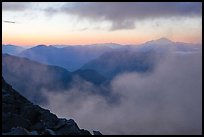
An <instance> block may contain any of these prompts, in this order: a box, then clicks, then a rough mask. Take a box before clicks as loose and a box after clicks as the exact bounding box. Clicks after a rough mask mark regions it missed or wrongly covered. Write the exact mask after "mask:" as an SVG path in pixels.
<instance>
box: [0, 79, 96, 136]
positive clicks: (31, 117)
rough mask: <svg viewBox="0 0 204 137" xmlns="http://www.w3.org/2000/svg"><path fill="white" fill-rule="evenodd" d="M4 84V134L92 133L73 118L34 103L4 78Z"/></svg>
mask: <svg viewBox="0 0 204 137" xmlns="http://www.w3.org/2000/svg"><path fill="white" fill-rule="evenodd" d="M2 85H3V86H2V96H3V97H2V99H3V100H2V107H3V112H2V132H3V133H2V134H3V135H91V133H90V132H89V131H87V130H84V129H80V128H79V127H78V125H77V124H76V123H75V121H74V120H73V119H69V120H67V119H64V118H58V117H57V116H56V115H54V114H52V113H50V111H49V110H46V109H43V108H41V107H39V106H38V105H33V103H31V102H30V101H28V100H27V99H26V98H25V97H23V96H21V95H20V94H19V93H18V92H16V91H15V90H14V89H12V87H11V86H10V85H8V84H7V83H6V82H5V81H4V79H3V78H2ZM99 133H100V132H99ZM99 133H98V132H96V133H95V134H99Z"/></svg>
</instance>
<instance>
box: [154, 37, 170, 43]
mask: <svg viewBox="0 0 204 137" xmlns="http://www.w3.org/2000/svg"><path fill="white" fill-rule="evenodd" d="M155 41H158V42H172V41H171V40H169V39H167V38H166V37H162V38H160V39H157V40H155Z"/></svg>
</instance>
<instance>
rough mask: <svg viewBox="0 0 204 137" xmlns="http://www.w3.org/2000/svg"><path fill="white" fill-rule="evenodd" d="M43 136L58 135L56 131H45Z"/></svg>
mask: <svg viewBox="0 0 204 137" xmlns="http://www.w3.org/2000/svg"><path fill="white" fill-rule="evenodd" d="M42 135H56V133H55V132H54V131H52V130H51V129H45V131H43V133H42Z"/></svg>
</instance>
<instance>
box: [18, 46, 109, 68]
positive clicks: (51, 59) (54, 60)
mask: <svg viewBox="0 0 204 137" xmlns="http://www.w3.org/2000/svg"><path fill="white" fill-rule="evenodd" d="M111 49H112V48H110V47H107V46H77V45H76V46H67V47H63V48H57V47H55V46H45V45H38V46H35V47H33V48H30V49H27V50H24V51H23V52H21V53H19V54H18V56H20V57H26V58H29V59H32V60H35V61H38V62H41V63H45V64H49V65H56V66H60V67H63V68H65V69H67V70H69V71H76V70H77V69H78V68H80V67H81V66H82V65H83V64H84V63H87V62H89V61H90V60H92V59H95V58H97V57H98V56H100V55H101V54H103V53H104V52H107V51H109V50H111Z"/></svg>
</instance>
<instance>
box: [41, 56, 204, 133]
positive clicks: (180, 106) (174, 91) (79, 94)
mask: <svg viewBox="0 0 204 137" xmlns="http://www.w3.org/2000/svg"><path fill="white" fill-rule="evenodd" d="M81 87H83V88H81ZM94 88H96V87H94V86H92V85H91V83H89V82H84V81H83V80H76V81H75V82H73V86H72V88H71V89H70V90H69V91H63V92H49V91H46V90H44V92H43V94H44V95H45V96H47V99H48V104H46V105H45V104H44V105H42V106H43V107H45V108H48V109H50V110H51V112H53V113H55V114H56V115H57V116H59V117H65V118H67V119H70V118H72V119H74V120H75V121H76V122H77V124H78V125H79V127H80V128H84V129H88V130H89V131H92V130H99V131H100V132H101V133H102V134H126V135H127V134H143V135H144V134H201V133H202V53H192V54H186V55H179V54H173V53H172V54H168V55H167V56H166V57H165V58H163V61H162V62H160V64H159V65H158V66H156V68H155V69H154V71H153V72H152V73H143V74H140V73H123V74H121V75H118V76H117V77H115V78H114V79H113V80H112V81H111V86H110V89H109V90H110V91H111V92H112V93H113V94H115V95H117V96H118V101H117V102H114V103H110V102H108V101H107V99H106V98H105V97H103V96H100V95H97V94H91V92H86V91H89V90H97V89H94Z"/></svg>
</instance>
